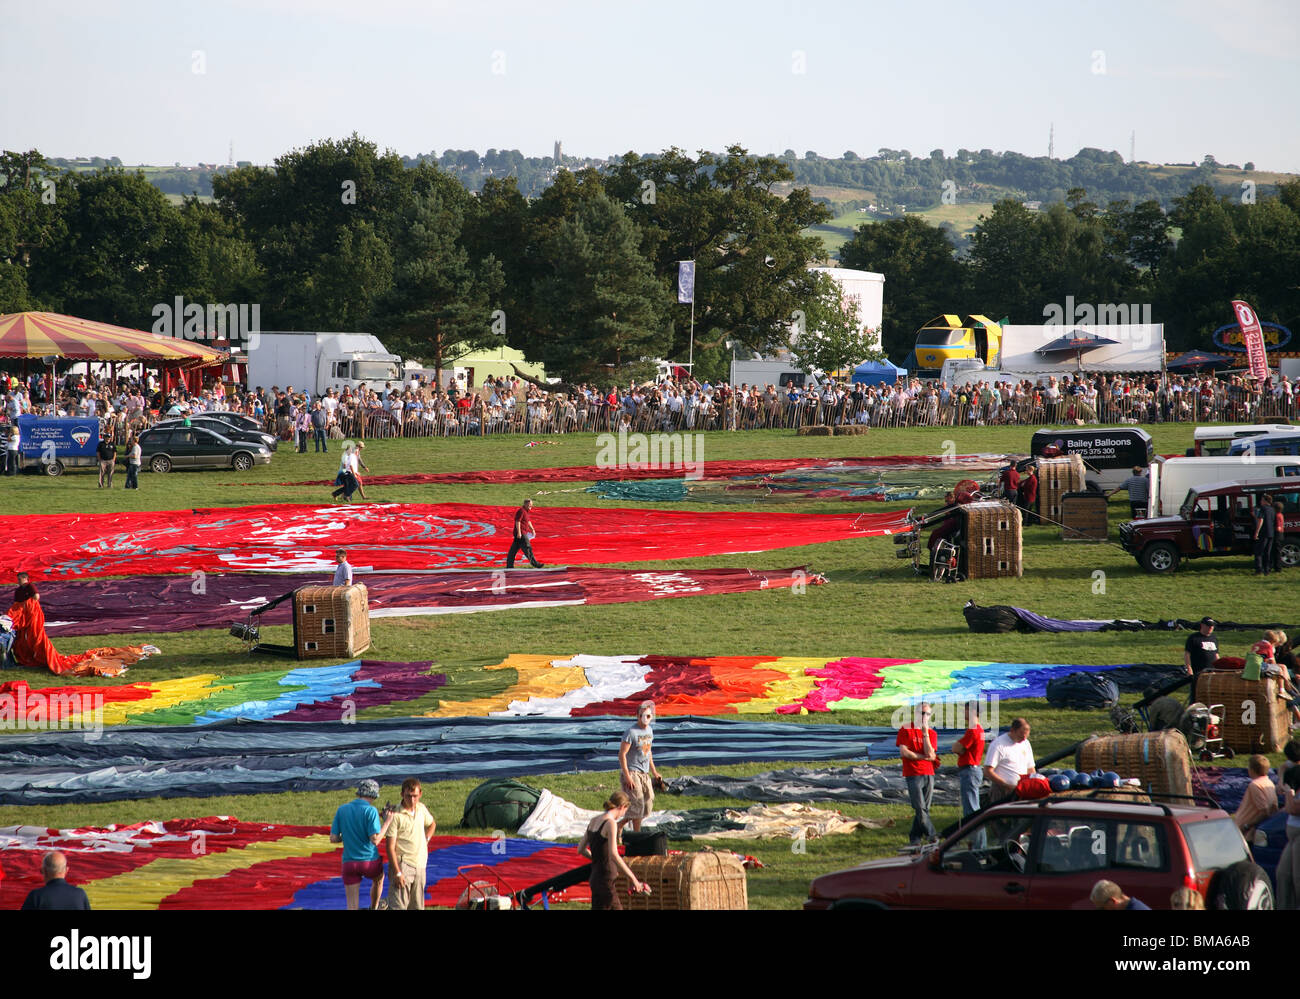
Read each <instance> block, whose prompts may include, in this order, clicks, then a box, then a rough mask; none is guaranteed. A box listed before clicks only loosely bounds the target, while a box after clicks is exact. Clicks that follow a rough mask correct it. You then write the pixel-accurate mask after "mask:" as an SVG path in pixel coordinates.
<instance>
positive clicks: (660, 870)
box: [614, 850, 749, 910]
mask: <svg viewBox="0 0 1300 999" xmlns="http://www.w3.org/2000/svg"><path fill="white" fill-rule="evenodd" d="M626 859H627V866H628V867H630V868H631V869H632V873H633V874H635V875H636V876H637V877H638V878H639V879H640V880H642V881H644V882H645V883H646V884H648V885H649V886H650V894H649V895H631V896H629V895H628V894H627V892H628V889H629V888H630V887H631V885H630V884H629V882H628V880H627V878H625V877H623V875H622V874H619V876H618V878H617V880H616V881H615V883H614V891H615V892H616V893H617V894H618V897H619V898H620V899H622V901H623V907H624V908H625V909H655V910H666V909H674V910H687V909H690V910H696V909H747V908H749V887H748V883H747V881H746V878H745V868H744V865H743V864H741V862H740V860H739V858H737V857H736V855H735V854H732V853H715V852H713V851H711V850H709V851H705V852H703V853H680V854H674V855H673V856H670V857H631V858H626Z"/></svg>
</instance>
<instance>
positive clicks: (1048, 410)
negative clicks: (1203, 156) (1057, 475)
mask: <svg viewBox="0 0 1300 999" xmlns="http://www.w3.org/2000/svg"><path fill="white" fill-rule="evenodd" d="M0 377H2V379H3V380H2V381H0V389H3V400H2V402H3V410H2V411H0V423H12V422H13V421H14V420H16V418H17V417H18V415H19V414H21V413H38V414H43V415H59V416H80V417H94V418H97V419H99V420H101V423H102V424H103V425H104V426H106V427H108V428H111V429H112V430H113V432H114V436H115V439H116V440H117V441H119V442H121V441H124V440H125V439H126V436H127V434H128V432H129V431H132V430H134V431H137V432H138V431H139V430H141V429H144V428H145V427H147V426H148V425H149V424H150V423H152V422H153V421H155V420H158V419H166V418H168V417H175V416H178V415H182V414H186V413H196V412H201V411H222V410H225V411H234V412H239V413H243V414H245V415H248V416H251V417H253V418H255V419H257V420H260V421H261V422H262V423H263V424H264V425H265V426H266V427H267V429H268V430H270V431H272V432H274V433H277V434H278V435H279V436H280V437H281V438H283V439H285V440H290V439H292V438H293V435H294V432H295V431H296V430H297V429H299V428H301V427H303V426H304V424H306V425H308V426H309V422H310V419H311V415H310V414H311V407H312V405H313V403H316V402H319V403H320V408H321V409H322V410H323V411H324V413H325V433H326V436H328V437H331V438H334V439H339V438H344V437H365V438H372V437H438V436H453V435H455V436H467V435H482V434H494V433H522V434H529V435H538V434H555V433H566V432H573V431H583V430H585V431H618V430H627V431H641V432H645V431H676V430H725V429H731V428H735V429H740V430H749V429H762V428H794V427H803V426H812V425H833V426H837V425H845V424H859V425H864V426H870V427H900V426H995V425H1006V424H1026V425H1054V424H1071V423H1073V424H1078V425H1086V424H1098V423H1102V424H1118V423H1162V422H1195V423H1210V422H1241V423H1249V422H1255V423H1258V422H1268V421H1272V420H1278V419H1282V420H1286V419H1293V418H1295V416H1296V415H1297V412H1296V411H1297V391H1296V388H1297V387H1296V386H1295V385H1293V384H1292V383H1291V381H1290V379H1288V378H1286V377H1282V378H1278V379H1273V380H1270V381H1269V382H1267V383H1265V384H1262V385H1261V384H1259V383H1257V382H1254V381H1253V380H1251V379H1248V378H1245V377H1243V376H1240V375H1232V376H1229V377H1226V378H1222V377H1215V376H1212V375H1157V374H1150V375H1114V374H1104V375H1103V374H1091V373H1088V372H1082V373H1078V374H1073V375H1069V374H1066V375H1060V376H1057V375H1043V376H1040V377H1038V378H1036V379H1032V380H1031V379H1023V380H1021V381H1019V382H1015V383H1012V382H1009V381H1008V382H991V381H987V380H983V381H975V382H968V383H965V384H962V385H960V386H949V385H948V384H947V383H945V382H942V381H932V380H931V381H922V380H920V379H916V378H900V379H898V381H897V382H895V383H894V384H892V385H891V384H883V385H876V386H869V387H867V386H863V385H860V384H859V385H853V384H847V383H844V382H834V381H825V382H822V383H821V384H817V385H812V384H810V385H808V386H797V385H784V386H777V385H772V384H767V385H749V384H743V385H740V386H737V387H736V388H735V389H734V390H733V389H732V387H731V386H729V385H727V384H726V383H725V382H719V383H716V384H714V383H711V382H708V381H695V380H692V379H681V380H668V381H663V382H659V383H657V384H656V383H641V384H637V383H630V384H628V385H626V386H617V385H608V386H597V385H589V384H582V385H577V386H553V387H550V388H543V387H541V386H539V385H536V384H533V383H530V382H525V381H521V380H519V379H516V378H489V379H488V380H487V381H486V382H485V383H484V384H482V385H480V386H477V387H466V386H464V385H463V384H458V383H457V382H455V381H453V382H451V384H450V385H449V386H448V387H446V388H432V387H429V386H427V385H422V384H420V383H418V382H411V383H393V382H386V383H385V384H383V385H375V386H361V387H360V388H358V389H347V388H345V389H343V390H342V391H341V392H340V391H336V390H330V391H329V392H327V393H326V394H325V395H323V396H318V397H317V398H315V399H313V398H312V397H311V395H310V393H309V392H307V391H304V390H302V388H301V387H298V388H295V387H294V386H291V385H285V386H278V385H273V386H240V385H231V384H229V383H221V382H215V383H210V384H208V385H207V387H205V388H203V389H202V390H201V391H199V392H188V391H185V390H184V389H181V388H173V389H172V390H171V391H170V392H167V393H163V392H162V391H160V390H159V388H158V385H157V382H156V380H155V379H154V378H153V377H152V376H147V375H146V376H145V377H144V380H143V381H142V380H140V379H139V378H129V377H119V378H118V379H117V380H116V381H115V382H113V381H110V379H108V378H107V377H96V376H94V375H90V376H87V375H67V376H65V377H63V378H61V379H60V381H59V385H58V392H57V394H56V395H55V396H54V398H50V396H49V393H48V392H47V386H48V380H47V379H46V378H44V377H43V376H40V375H33V376H31V377H30V378H28V379H26V380H23V379H21V378H19V377H17V376H0Z"/></svg>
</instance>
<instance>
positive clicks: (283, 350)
mask: <svg viewBox="0 0 1300 999" xmlns="http://www.w3.org/2000/svg"><path fill="white" fill-rule="evenodd" d="M385 382H392V383H393V385H394V387H396V386H397V385H400V384H401V382H402V359H401V358H400V357H398V356H397V355H396V354H390V353H389V352H388V350H387V349H386V348H385V347H384V345H383V344H382V343H380V342H379V340H378V339H377V338H376V337H373V336H371V335H370V334H368V333H259V334H257V335H256V336H254V337H252V338H251V339H250V340H249V344H248V384H249V385H251V386H252V387H254V388H257V387H259V386H260V387H261V388H265V389H269V388H271V386H273V385H275V386H279V387H280V388H285V387H287V386H289V385H292V386H293V387H294V388H295V389H307V390H308V391H309V392H311V394H312V395H314V396H315V395H324V394H325V392H326V390H327V389H334V390H336V391H338V392H341V391H343V389H344V388H351V389H352V390H353V391H356V389H357V388H358V387H360V386H361V385H365V386H366V387H367V388H370V389H374V390H375V391H381V390H382V389H383V387H384V383H385Z"/></svg>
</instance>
